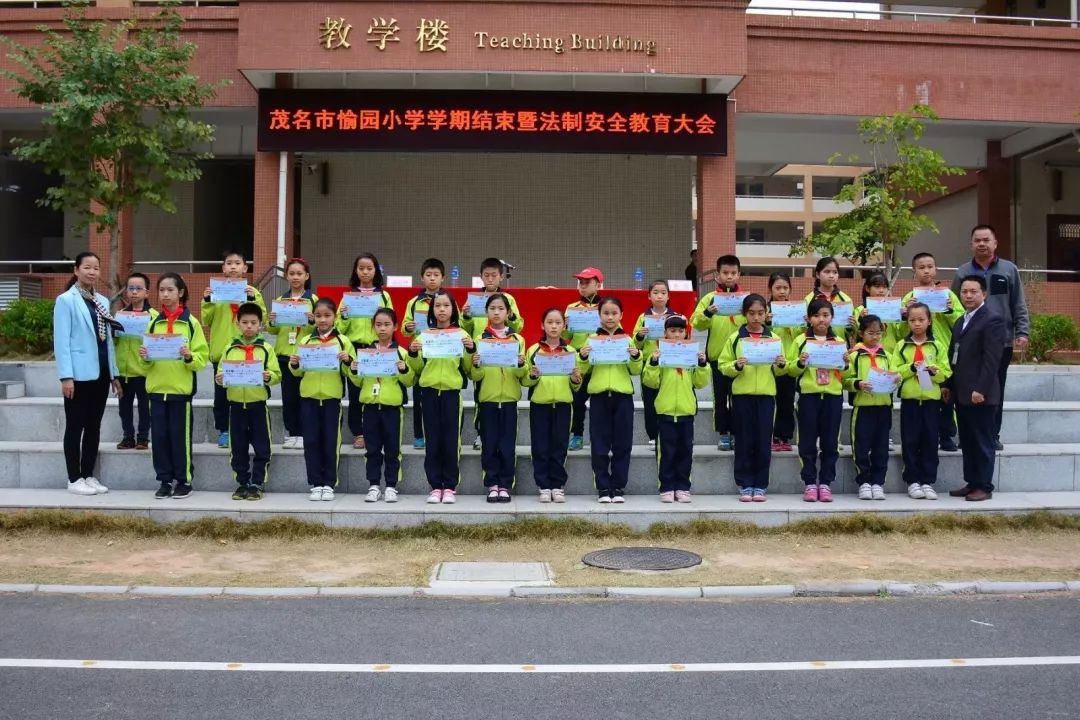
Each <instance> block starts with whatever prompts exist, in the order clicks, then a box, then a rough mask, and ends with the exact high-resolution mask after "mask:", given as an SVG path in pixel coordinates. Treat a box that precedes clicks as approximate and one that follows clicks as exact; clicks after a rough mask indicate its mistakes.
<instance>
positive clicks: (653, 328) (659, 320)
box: [643, 315, 670, 340]
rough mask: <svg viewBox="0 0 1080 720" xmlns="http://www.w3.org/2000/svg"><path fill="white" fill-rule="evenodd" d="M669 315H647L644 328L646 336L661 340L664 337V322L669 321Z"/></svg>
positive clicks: (650, 338)
mask: <svg viewBox="0 0 1080 720" xmlns="http://www.w3.org/2000/svg"><path fill="white" fill-rule="evenodd" d="M668 317H670V316H669V315H646V316H645V324H644V325H643V328H644V330H645V337H646V338H647V339H649V340H659V339H660V338H662V337H664V323H666V322H667V319H668Z"/></svg>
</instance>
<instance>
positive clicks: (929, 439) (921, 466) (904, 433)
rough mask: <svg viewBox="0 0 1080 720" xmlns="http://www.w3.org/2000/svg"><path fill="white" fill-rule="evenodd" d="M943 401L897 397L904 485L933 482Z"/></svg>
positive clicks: (935, 472) (935, 476)
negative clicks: (898, 398)
mask: <svg viewBox="0 0 1080 720" xmlns="http://www.w3.org/2000/svg"><path fill="white" fill-rule="evenodd" d="M943 405H944V403H942V402H941V401H940V400H901V401H900V455H901V457H903V459H904V482H906V483H907V484H908V485H911V484H913V483H918V484H919V485H933V484H934V483H935V482H937V471H938V441H939V435H940V430H939V428H938V423H939V421H940V419H941V415H942V410H941V408H942V406H943ZM949 413H950V414H951V413H952V408H950V409H949Z"/></svg>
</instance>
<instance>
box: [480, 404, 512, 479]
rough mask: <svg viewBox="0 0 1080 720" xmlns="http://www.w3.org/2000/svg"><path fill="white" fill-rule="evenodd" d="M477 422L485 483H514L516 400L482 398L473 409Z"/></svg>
mask: <svg viewBox="0 0 1080 720" xmlns="http://www.w3.org/2000/svg"><path fill="white" fill-rule="evenodd" d="M476 413H477V415H476V416H477V418H478V419H479V423H480V441H481V443H482V447H483V450H481V452H480V465H481V466H482V467H483V469H484V487H487V488H491V487H500V488H504V489H506V490H510V489H512V488H513V487H514V475H515V471H516V464H517V403H516V402H501V403H497V402H482V403H480V404H479V405H478V406H477V409H476Z"/></svg>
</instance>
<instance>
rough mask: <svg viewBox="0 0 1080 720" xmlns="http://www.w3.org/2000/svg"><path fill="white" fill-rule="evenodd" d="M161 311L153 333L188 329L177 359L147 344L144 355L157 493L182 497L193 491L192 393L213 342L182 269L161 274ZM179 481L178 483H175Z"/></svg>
mask: <svg viewBox="0 0 1080 720" xmlns="http://www.w3.org/2000/svg"><path fill="white" fill-rule="evenodd" d="M157 291H158V303H159V304H160V306H161V311H160V313H159V314H158V316H157V317H156V318H154V320H153V321H152V322H151V323H150V325H149V326H148V327H147V329H146V332H147V334H148V335H158V334H160V335H184V336H186V337H187V342H186V343H185V344H184V345H183V347H181V348H180V357H179V358H178V359H176V360H153V361H150V360H148V359H147V358H148V353H147V349H146V344H145V343H144V344H143V345H142V346H141V347H140V348H139V357H140V358H141V359H142V361H143V362H144V363H145V364H146V395H147V397H148V398H149V399H150V438H151V440H152V442H151V443H150V449H151V455H152V457H153V459H154V472H155V474H156V475H157V481H158V483H159V487H158V490H157V492H156V493H154V497H156V498H167V497H173V498H177V499H182V498H186V497H188V496H189V495H191V482H192V479H193V478H194V474H195V472H194V467H193V465H192V462H191V398H192V396H194V395H195V374H196V373H198V372H199V371H200V370H202V369H203V368H204V367H206V360H207V356H208V355H209V354H210V348H209V347H208V346H207V344H206V336H205V335H203V329H202V326H201V325H200V324H199V321H198V320H197V319H196V318H195V316H194V315H192V314H191V311H190V310H188V308H187V302H188V288H187V284H185V283H184V279H183V278H182V277H180V276H179V275H177V274H176V273H172V272H167V273H162V274H161V275H159V276H158V281H157ZM173 483H175V487H174V486H173Z"/></svg>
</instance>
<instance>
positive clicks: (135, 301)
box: [115, 272, 158, 450]
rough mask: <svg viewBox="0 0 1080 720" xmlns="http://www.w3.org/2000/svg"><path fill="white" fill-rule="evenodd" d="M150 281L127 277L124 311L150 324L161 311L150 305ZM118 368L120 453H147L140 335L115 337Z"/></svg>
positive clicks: (147, 407) (147, 402) (147, 412)
mask: <svg viewBox="0 0 1080 720" xmlns="http://www.w3.org/2000/svg"><path fill="white" fill-rule="evenodd" d="M149 292H150V278H148V277H146V276H145V275H143V274H142V273H140V272H136V273H131V274H130V275H128V278H127V288H126V289H125V292H124V300H125V304H124V307H123V312H126V313H146V314H147V316H148V319H149V321H150V322H153V320H154V318H156V317H157V315H158V311H157V310H155V309H154V308H153V307H151V305H150V301H149V300H148V299H147V295H148V294H149ZM115 342H116V369H117V370H119V371H120V377H119V380H120V387H121V388H123V393H121V395H120V426H121V428H123V431H124V436H123V437H122V438H121V439H120V442H119V444H117V446H116V449H117V450H146V449H147V448H148V447H150V400H149V399H148V398H147V397H146V364H145V363H143V361H142V360H141V359H140V358H139V348H140V347H142V338H141V337H139V336H137V335H117V336H116V341H115ZM136 400H138V401H139V428H138V432H136V429H135V401H136Z"/></svg>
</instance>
